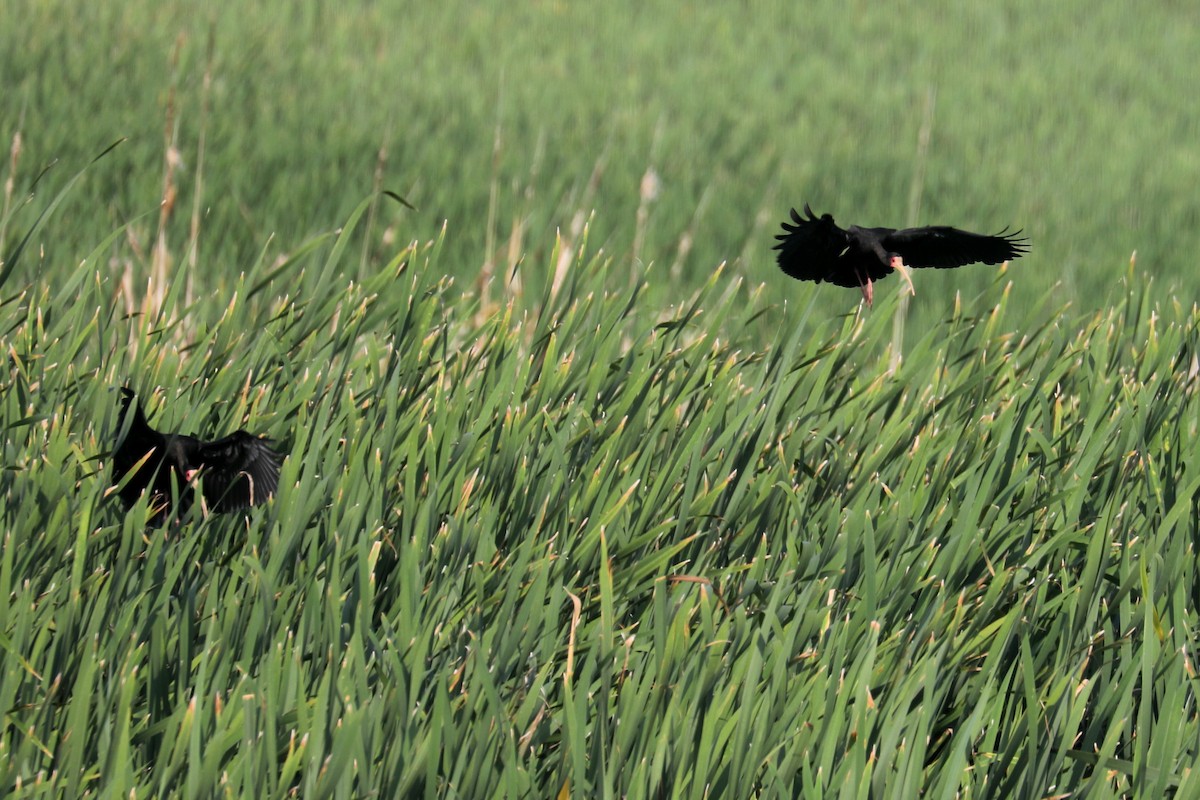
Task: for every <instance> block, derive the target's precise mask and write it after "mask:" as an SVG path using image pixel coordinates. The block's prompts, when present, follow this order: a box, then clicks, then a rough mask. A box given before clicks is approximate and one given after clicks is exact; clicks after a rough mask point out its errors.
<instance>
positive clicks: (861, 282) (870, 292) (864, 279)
mask: <svg viewBox="0 0 1200 800" xmlns="http://www.w3.org/2000/svg"><path fill="white" fill-rule="evenodd" d="M854 277H856V278H858V288H859V289H861V290H862V296H863V300H866V301H867V308H871V307H872V306H873V305H874V303H875V286H874V285H873V284H872V283H871V276H870V275H867V274H866V273H864V272H863V271H862V270H861V269H859V268H858V267H855V268H854Z"/></svg>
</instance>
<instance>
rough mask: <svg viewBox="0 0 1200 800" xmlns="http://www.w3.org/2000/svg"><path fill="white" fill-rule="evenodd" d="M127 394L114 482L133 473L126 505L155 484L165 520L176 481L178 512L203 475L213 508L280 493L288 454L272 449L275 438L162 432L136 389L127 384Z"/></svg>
mask: <svg viewBox="0 0 1200 800" xmlns="http://www.w3.org/2000/svg"><path fill="white" fill-rule="evenodd" d="M121 395H122V396H121V422H120V425H119V427H118V437H120V438H119V439H118V442H117V447H116V449H115V450H113V453H112V460H113V480H114V484H113V485H114V486H119V485H120V483H121V482H122V481H124V480H125V479H126V477H127V476H128V481H127V482H126V483H125V485H124V486H123V487H122V488H121V489H120V490H119V492H118V494H119V495H120V497H121V501H122V502H123V503H124V504H125V507H126V508H130V507H132V506H133V504H134V503H136V502H137V501H138V498H139V497H140V496H141V495H142V492H144V491H145V490H146V489H147V488H149V489H151V491H152V492H153V497H152V498H151V503H152V505H153V506H154V507H156V508H158V509H159V510H158V512H157V513H156V514H155V516H154V518H153V519H152V523H154V524H159V523H161V522H162V520H163V518H164V516H165V514H166V509H167V506H169V505H170V503H171V498H172V483H174V484H175V486H176V487H177V488H176V489H175V490H174V491H176V492H178V494H179V504H178V506H177V511H178V513H179V514H181V515H182V514H183V513H185V512H186V511H187V510H188V509H189V508H191V505H192V502H193V500H194V494H195V492H194V488H193V479H195V478H197V477H199V478H201V479H202V481H203V483H202V486H203V502H204V506H205V507H206V508H207V509H208V510H209V511H218V512H224V511H236V510H239V509H244V508H249V507H250V506H256V505H260V504H261V503H264V502H266V501H267V499H268V498H270V497H271V495H273V494H275V489H276V487H277V486H278V484H279V467H280V465H281V464H282V463H283V456H281V455H280V454H279V453H276V452H275V451H274V450H272V449H271V447H270V445H269V442H270V440H268V439H264V438H260V437H258V436H255V435H253V434H250V433H247V432H246V431H238V432H236V433H232V434H230V435H229V436H226V437H225V438H223V439H217V440H216V441H215V442H205V441H201V440H200V439H196V438H195V437H192V436H187V435H185V434H182V433H160V432H158V431H156V430H154V429H153V428H151V427H150V424H149V423H148V422H147V421H146V415H145V414H144V413H143V412H142V404H141V403H140V402H138V398H137V395H136V394H134V393H133V391H131V390H130V389H127V388H122V389H121ZM131 411H132V416H131ZM122 431H123V432H124V436H123V437H122V436H121V432H122ZM130 472H133V474H132V475H130V474H129V473H130Z"/></svg>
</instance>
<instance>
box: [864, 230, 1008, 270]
mask: <svg viewBox="0 0 1200 800" xmlns="http://www.w3.org/2000/svg"><path fill="white" fill-rule="evenodd" d="M1006 230H1007V229H1006ZM1020 235H1021V232H1020V231H1014V232H1013V233H1006V232H1005V231H1000V232H999V233H997V234H996V235H995V236H985V235H983V234H981V233H971V232H970V231H962V230H959V229H958V228H951V227H948V226H945V225H935V226H931V227H928V228H905V229H904V230H899V231H893V232H892V233H890V234H888V235H887V236H884V237H883V240H882V243H883V246H884V247H885V248H886V249H887V251H888V252H889V253H898V254H899V255H900V256H901V257H902V258H903V259H904V263H905V265H906V266H909V267H940V268H942V269H947V268H950V267H962V266H965V265H967V264H976V263H979V264H999V263H1001V262H1004V261H1012V260H1013V259H1014V258H1020V257H1021V256H1023V255H1025V254H1026V253H1027V252H1029V240H1028V239H1022V238H1020Z"/></svg>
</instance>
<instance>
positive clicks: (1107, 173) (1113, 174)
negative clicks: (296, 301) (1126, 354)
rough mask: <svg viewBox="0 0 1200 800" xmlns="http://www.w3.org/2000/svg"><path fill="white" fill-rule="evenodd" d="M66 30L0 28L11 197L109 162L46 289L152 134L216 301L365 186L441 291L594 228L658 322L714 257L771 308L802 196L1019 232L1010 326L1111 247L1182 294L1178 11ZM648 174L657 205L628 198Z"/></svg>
mask: <svg viewBox="0 0 1200 800" xmlns="http://www.w3.org/2000/svg"><path fill="white" fill-rule="evenodd" d="M75 5H76V4H74V3H65V2H62V0H14V1H13V2H8V3H5V4H4V7H3V9H0V75H3V76H4V83H5V91H4V92H3V93H0V136H2V137H3V141H4V142H5V143H6V144H7V143H8V142H10V141H11V139H12V136H13V135H14V134H15V133H16V132H18V131H20V132H21V133H22V142H23V144H22V147H23V151H22V156H21V160H20V164H19V169H18V181H17V189H18V190H20V189H21V187H22V186H24V185H25V182H26V181H27V180H28V179H29V178H30V177H31V176H32V175H34V174H36V173H37V172H38V171H39V170H40V169H41V168H42V167H43V166H44V165H45V164H47V163H49V162H50V161H52V160H54V159H58V161H59V165H58V166H57V167H55V170H56V171H57V172H62V173H67V174H69V173H71V172H73V171H74V170H75V169H77V168H78V167H80V166H82V164H84V163H85V162H86V161H87V160H88V159H90V158H91V157H92V156H93V155H95V153H97V152H99V150H101V149H102V148H103V147H105V146H107V145H108V144H109V143H111V142H112V141H114V140H116V139H118V138H120V137H128V139H129V141H128V143H127V144H126V145H125V146H123V147H122V148H121V150H120V151H119V152H117V153H114V156H113V157H112V158H111V159H109V160H108V161H107V162H105V163H103V164H101V165H98V166H97V169H96V170H95V171H94V172H93V173H92V174H90V175H89V177H88V180H87V181H86V182H85V183H84V185H82V186H81V187H79V191H78V192H77V193H76V194H75V195H74V196H73V197H74V200H73V202H72V204H71V205H70V207H69V209H68V211H69V212H70V218H71V220H72V224H71V226H70V228H69V230H65V231H61V230H60V231H58V233H59V236H57V237H54V238H49V239H47V240H46V241H43V242H41V244H42V245H43V246H44V247H45V248H46V253H47V256H46V257H47V260H48V261H49V263H50V264H57V263H60V262H61V261H69V262H72V263H74V262H75V261H76V260H77V259H78V257H79V254H80V253H82V252H86V251H87V250H89V249H91V247H93V246H94V245H95V243H96V242H98V241H100V240H101V239H102V238H103V237H104V236H106V235H107V234H108V233H109V232H110V231H111V230H112V229H113V228H114V227H115V226H116V225H118V224H122V223H124V222H126V221H127V220H129V219H130V218H133V217H136V216H137V215H139V214H142V213H144V212H146V211H148V210H151V209H155V208H157V206H158V203H159V200H160V198H161V197H162V194H163V183H164V174H163V173H164V170H165V165H164V162H165V158H164V154H165V153H166V152H167V150H166V146H165V145H166V142H167V141H168V140H169V141H170V142H171V143H173V145H174V146H175V147H176V148H177V151H178V154H179V157H180V159H179V163H178V165H177V166H176V167H175V168H174V171H173V173H172V180H173V182H174V183H175V184H176V186H177V198H176V205H175V209H174V213H173V214H172V215H170V216H169V219H168V220H167V224H166V230H167V233H168V235H169V240H170V241H172V242H175V243H180V242H182V241H184V240H186V239H187V238H188V237H189V235H190V233H191V231H192V229H193V214H195V215H196V218H197V220H198V222H199V235H198V237H197V241H196V244H195V246H196V247H197V248H198V259H197V261H198V263H200V264H203V265H205V267H206V270H207V271H208V273H209V274H211V276H212V277H211V279H210V280H212V281H213V282H218V281H228V280H229V279H230V277H231V276H236V275H237V274H238V272H239V271H241V270H243V269H245V268H246V266H247V265H248V264H251V263H253V262H254V261H255V259H257V258H258V256H259V253H260V251H261V250H262V249H263V247H264V244H265V242H266V241H267V239H268V237H270V236H271V235H272V234H274V235H275V236H276V239H275V243H274V245H273V247H275V248H278V247H284V248H287V247H291V246H294V244H295V243H296V242H299V241H302V240H304V239H305V238H307V237H308V236H310V235H312V234H313V233H314V232H315V231H319V230H325V229H327V228H328V227H330V226H331V225H332V224H334V223H335V221H336V220H341V219H344V218H345V217H346V216H347V215H348V214H349V213H350V211H351V209H352V208H354V207H355V206H356V205H357V203H358V202H359V200H360V199H361V198H362V197H363V196H365V195H366V194H368V193H369V192H370V191H372V189H373V188H375V187H376V185H377V183H378V184H381V185H383V186H384V187H386V188H390V189H393V190H395V191H397V192H399V193H400V194H402V195H404V196H405V197H407V198H408V199H409V200H411V201H412V202H413V204H414V205H416V206H417V207H418V208H419V209H420V212H419V213H406V214H404V215H402V216H400V217H398V218H395V219H394V228H395V229H394V234H395V235H396V236H398V237H399V239H400V241H401V242H408V241H411V240H414V239H427V238H431V237H432V236H434V235H435V232H436V231H437V230H439V229H440V228H441V226H442V224H443V222H445V223H446V225H447V229H448V235H447V237H446V242H445V251H444V258H443V265H444V267H445V269H447V271H449V272H451V273H452V274H455V275H457V276H459V277H461V278H464V279H466V280H467V281H468V283H467V284H466V285H468V286H469V285H471V284H473V282H474V281H475V280H476V278H477V277H478V275H479V270H480V267H481V265H483V264H484V263H485V262H486V263H492V264H494V265H496V268H497V269H502V268H503V267H505V266H507V265H508V263H509V261H510V256H515V258H523V260H524V264H523V268H524V269H525V270H526V271H527V273H528V278H529V282H530V283H532V284H534V285H538V284H539V283H540V282H541V281H542V280H543V279H544V278H545V271H546V270H547V268H548V267H549V259H548V258H547V256H548V253H549V250H550V249H551V248H552V247H553V242H554V236H555V231H556V230H561V231H562V232H563V234H564V235H566V236H571V237H572V238H574V237H576V236H577V235H578V224H577V223H578V220H580V219H586V218H587V216H588V215H589V214H591V213H592V212H593V211H594V212H595V219H594V221H593V224H592V227H591V239H592V244H593V247H594V248H597V249H598V248H600V247H603V248H604V250H605V252H607V253H608V254H609V255H610V256H612V257H613V260H612V262H611V263H610V266H609V268H610V270H611V271H612V272H613V273H614V283H611V284H609V285H610V286H616V285H617V284H618V283H620V285H627V284H636V283H637V282H638V280H637V275H638V274H640V272H641V270H642V267H643V265H644V264H645V263H646V262H649V261H654V262H657V263H658V264H660V265H661V266H666V267H670V268H671V269H672V272H671V275H672V280H671V281H666V280H663V281H657V282H653V283H651V285H650V286H649V287H648V290H647V291H648V297H649V298H650V300H652V301H653V302H654V303H655V304H656V305H664V304H667V303H670V302H677V301H678V300H679V299H680V297H682V296H684V295H686V294H687V293H688V291H694V290H695V289H697V288H699V286H700V285H702V284H703V282H704V280H705V276H707V275H708V274H709V273H710V272H711V271H712V269H713V267H714V266H715V265H716V264H719V263H721V262H722V261H728V262H730V264H731V269H730V274H732V275H741V276H744V277H745V278H746V279H747V280H748V281H749V283H750V284H751V285H756V284H757V283H758V282H760V281H764V280H765V281H768V282H769V285H770V286H771V289H772V291H773V292H774V293H775V294H776V296H783V295H784V293H785V292H792V291H795V288H796V287H795V286H794V285H792V284H790V283H789V282H788V280H787V279H786V278H784V277H782V276H778V275H776V270H775V269H774V265H773V258H772V253H771V251H770V245H771V244H773V240H772V238H771V237H772V235H773V233H774V232H775V231H776V230H777V229H778V221H779V220H782V219H783V218H784V216H785V214H786V212H787V210H788V208H789V207H790V206H793V205H801V204H803V203H804V202H805V201H811V202H812V203H813V206H814V208H816V209H817V210H818V211H822V210H828V211H830V212H832V213H833V214H834V215H835V216H836V217H837V218H838V219H839V220H842V221H844V222H856V223H859V224H866V225H893V226H902V225H905V224H908V223H910V222H919V223H925V224H928V223H948V224H955V225H959V226H960V227H966V228H969V229H979V230H983V231H985V232H993V231H995V230H998V229H1000V228H1002V227H1004V226H1006V225H1011V226H1013V227H1023V228H1025V230H1026V231H1027V232H1028V233H1029V234H1030V235H1031V237H1032V241H1033V246H1034V250H1033V255H1032V256H1031V257H1029V258H1027V259H1024V260H1022V261H1021V262H1018V265H1019V269H1020V272H1019V273H1018V275H1019V278H1018V280H1017V281H1016V286H1015V287H1014V293H1015V299H1016V300H1017V301H1018V302H1020V303H1028V302H1031V301H1034V300H1036V299H1039V298H1041V297H1042V296H1044V295H1045V294H1047V293H1050V292H1054V293H1055V298H1056V304H1057V305H1063V304H1065V303H1067V302H1073V303H1076V304H1077V307H1081V308H1085V309H1086V308H1093V307H1096V306H1098V304H1099V303H1101V302H1102V301H1103V300H1104V298H1105V297H1106V296H1107V293H1108V290H1109V288H1110V287H1111V286H1112V284H1113V282H1114V280H1115V277H1116V276H1117V275H1119V274H1120V271H1121V269H1122V266H1123V265H1124V264H1125V263H1126V262H1127V261H1128V259H1129V256H1130V254H1131V253H1132V252H1133V251H1134V250H1137V251H1138V253H1139V265H1140V268H1141V270H1142V271H1143V272H1145V273H1146V274H1148V275H1154V276H1156V277H1158V278H1159V279H1160V286H1161V287H1162V288H1163V290H1172V289H1173V290H1176V291H1178V292H1179V293H1180V294H1181V295H1185V296H1186V295H1191V294H1194V293H1195V292H1196V291H1197V289H1200V282H1197V280H1196V277H1195V273H1196V271H1195V267H1194V258H1193V257H1192V255H1191V254H1193V253H1196V252H1198V251H1200V218H1198V217H1197V211H1196V208H1195V203H1194V202H1193V200H1192V198H1193V197H1194V194H1195V192H1194V187H1195V186H1196V185H1197V184H1198V183H1200V158H1198V157H1197V154H1196V149H1195V148H1194V147H1193V146H1192V142H1194V141H1195V140H1196V139H1197V138H1200V108H1198V107H1197V106H1196V104H1194V103H1185V102H1180V98H1182V97H1187V96H1189V94H1190V93H1191V90H1192V84H1193V83H1194V81H1193V72H1192V70H1191V69H1190V66H1189V65H1190V64H1192V63H1196V62H1197V61H1200V40H1198V39H1197V38H1196V37H1194V36H1191V35H1190V31H1191V30H1192V29H1194V28H1195V26H1196V25H1197V24H1200V16H1198V15H1200V11H1198V10H1197V9H1195V8H1192V7H1191V6H1186V5H1184V6H1181V5H1180V4H1178V3H1167V2H1154V3H1146V4H1141V5H1139V6H1138V7H1137V8H1132V7H1129V6H1125V5H1121V4H1108V5H1105V6H1103V7H1096V4H1094V3H1087V2H1084V1H1083V0H1071V2H1065V3H1058V4H1056V5H1055V6H1053V7H1050V8H1047V7H1046V6H1045V4H1042V3H1033V2H1029V1H1028V0H1006V2H1003V3H996V4H991V5H989V6H988V7H986V8H983V7H978V8H975V7H971V8H964V7H963V6H962V4H960V3H951V2H933V3H929V2H920V3H918V2H902V3H899V4H894V3H893V4H889V5H887V6H876V5H873V4H858V5H854V4H849V5H848V4H845V3H834V2H818V3H808V4H793V3H774V2H761V1H760V0H751V1H750V2H747V3H745V4H744V5H743V6H742V7H740V8H739V10H738V11H736V12H732V11H730V10H727V9H725V8H724V7H722V6H715V7H713V8H710V9H705V8H694V7H684V6H680V7H678V8H674V7H671V6H669V5H668V6H663V7H658V8H648V7H645V6H644V4H637V3H629V2H618V3H616V4H609V5H606V6H604V7H603V8H597V7H596V6H595V4H593V3H579V2H569V0H547V1H546V2H535V3H524V4H515V5H512V6H511V7H507V8H506V9H505V10H502V11H495V12H488V11H486V10H484V9H481V8H480V7H478V6H477V4H472V3H449V4H447V3H441V4H436V5H419V6H418V7H415V8H414V7H410V5H407V4H399V3H396V2H394V1H388V2H378V3H372V4H367V5H364V6H363V7H356V8H353V9H343V8H342V7H334V6H330V7H328V8H326V7H320V9H321V10H316V7H314V9H312V10H304V11H300V10H295V11H291V12H287V13H281V12H279V11H278V10H277V9H276V7H275V6H273V5H271V4H265V3H251V4H248V5H246V6H245V7H244V8H242V9H240V10H239V13H237V14H232V13H226V14H219V13H214V12H213V11H211V10H210V8H209V5H208V4H203V3H198V2H192V1H189V0H175V1H174V2H169V3H150V2H146V0H135V2H132V3H124V4H121V5H119V6H109V5H96V6H94V7H89V8H87V9H78V8H76V7H75ZM931 101H932V102H931ZM923 131H927V132H928V144H927V145H925V146H922V144H921V139H922V132H923ZM647 170H653V171H654V173H655V174H657V175H658V176H659V179H660V191H659V193H658V195H657V197H656V198H655V199H653V200H646V201H643V200H642V198H641V196H640V193H639V187H640V185H641V181H642V177H643V175H644V174H645V173H646V172H647ZM22 178H24V179H25V181H22V180H21V179H22ZM639 208H640V209H642V211H643V212H644V214H643V216H642V217H641V219H643V220H644V222H642V223H641V225H640V227H639ZM156 221H157V215H153V216H151V217H150V218H148V219H143V220H141V221H140V222H138V223H137V224H135V225H134V226H133V228H132V229H131V233H130V236H131V238H132V239H133V240H134V241H135V243H137V244H138V245H139V246H141V247H143V248H147V249H148V248H149V247H150V246H151V244H152V243H153V241H154V238H155V234H156V226H155V223H156ZM389 221H393V218H389ZM177 250H178V251H179V252H180V253H183V252H186V251H185V249H184V248H183V247H182V246H181V245H180V246H178V247H177ZM33 267H34V265H33V264H32V263H30V264H29V265H28V266H27V269H29V270H32V269H33ZM1014 268H1015V269H1016V268H1018V267H1014ZM1014 277H1016V276H1014ZM989 282H990V275H989V271H988V270H986V269H984V268H975V269H971V270H965V271H963V272H961V273H960V274H958V275H956V276H955V277H954V279H953V281H950V280H936V279H929V280H925V281H922V282H921V283H920V284H919V286H918V291H920V292H921V294H920V296H919V297H918V298H917V301H916V303H915V304H914V309H913V310H914V314H915V315H916V317H915V318H916V319H917V320H920V321H921V322H922V324H925V323H932V322H933V321H935V320H936V319H937V318H938V317H939V316H940V314H941V309H943V308H945V307H946V305H947V304H948V303H949V302H950V298H951V297H952V295H953V292H954V290H955V288H962V289H964V290H965V291H966V293H967V294H968V296H974V295H976V294H978V293H979V292H980V291H982V290H983V288H984V287H985V286H987V285H988V283H989ZM681 283H682V284H683V286H685V287H687V290H688V291H684V292H682V293H681V292H679V288H680V284H681ZM1059 284H1061V286H1060V287H1059V288H1057V289H1056V288H1055V287H1056V286H1058V285H1059ZM534 294H535V296H536V294H537V293H536V291H535V292H534ZM852 302H853V300H852V298H847V302H846V304H845V307H846V308H849V307H850V306H851V304H852ZM789 322H792V323H793V324H799V320H789ZM771 329H772V327H771V326H767V327H766V330H767V331H769V330H771ZM764 335H765V334H764ZM764 341H765V339H764Z"/></svg>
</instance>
